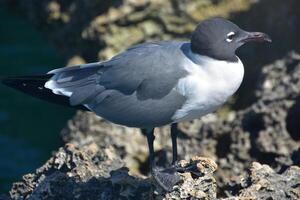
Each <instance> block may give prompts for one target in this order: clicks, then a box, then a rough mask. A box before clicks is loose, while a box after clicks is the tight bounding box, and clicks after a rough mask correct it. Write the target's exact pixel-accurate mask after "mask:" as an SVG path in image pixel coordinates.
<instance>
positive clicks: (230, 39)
mask: <svg viewBox="0 0 300 200" xmlns="http://www.w3.org/2000/svg"><path fill="white" fill-rule="evenodd" d="M234 35H235V32H233V31H231V32H230V33H228V34H227V38H226V41H227V42H232V40H233V38H232V36H234Z"/></svg>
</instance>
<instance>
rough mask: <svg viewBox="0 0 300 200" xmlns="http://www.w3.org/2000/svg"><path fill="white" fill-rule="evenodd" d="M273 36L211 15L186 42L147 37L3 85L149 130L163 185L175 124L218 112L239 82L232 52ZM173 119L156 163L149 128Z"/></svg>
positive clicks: (170, 172)
mask: <svg viewBox="0 0 300 200" xmlns="http://www.w3.org/2000/svg"><path fill="white" fill-rule="evenodd" d="M252 41H254V42H263V41H267V42H271V39H270V37H269V36H268V35H266V34H264V33H261V32H247V31H244V30H242V29H241V28H239V27H238V26H237V25H235V24H234V23H232V22H230V21H228V20H226V19H222V18H211V19H208V20H205V21H203V22H202V23H200V24H199V25H198V26H197V28H196V30H195V31H194V32H193V33H192V37H191V41H190V42H189V41H188V42H179V41H161V42H149V43H143V44H139V45H136V46H133V47H131V48H129V49H127V50H126V51H124V52H122V53H120V54H118V55H116V56H114V57H113V58H112V59H110V60H108V61H104V62H96V63H90V64H83V65H78V66H74V67H67V68H60V69H55V70H52V71H50V72H48V73H47V74H44V75H38V76H20V77H9V78H5V79H4V80H3V83H4V84H6V85H8V86H10V87H13V88H15V89H18V90H21V91H23V92H25V93H27V94H30V95H33V96H35V97H39V98H41V99H44V100H47V101H50V102H54V103H59V104H63V105H68V106H73V107H75V108H79V109H84V110H89V111H92V112H94V113H96V114H97V115H98V116H101V117H103V118H104V119H107V120H109V121H111V122H113V123H116V124H120V125H124V126H128V127H139V128H141V129H142V130H143V133H144V134H145V135H146V136H147V141H148V147H149V153H150V156H149V159H150V164H151V166H150V169H151V172H152V176H153V177H154V179H155V180H156V181H157V182H158V183H159V184H160V185H161V186H162V187H163V188H164V189H166V190H171V189H172V187H173V185H174V184H175V183H177V182H178V180H179V176H178V173H177V172H178V170H182V169H179V167H178V166H177V165H176V161H177V144H176V137H177V131H176V127H177V122H182V121H187V120H193V119H196V118H200V117H201V116H203V115H206V114H208V113H211V112H213V111H215V110H216V109H217V108H218V107H219V106H221V105H222V104H223V103H224V102H225V101H226V100H227V99H228V98H229V97H230V96H231V95H232V94H234V93H235V91H236V90H237V89H238V88H239V86H240V84H241V82H242V80H243V76H244V67H243V64H242V62H241V61H240V59H239V58H238V57H237V56H236V55H235V51H236V50H237V49H238V48H239V47H240V46H242V45H243V44H245V43H247V42H252ZM168 124H171V138H172V146H173V162H172V165H171V167H168V168H166V169H161V168H158V167H156V165H155V162H154V148H153V141H154V128H155V127H160V126H164V125H168Z"/></svg>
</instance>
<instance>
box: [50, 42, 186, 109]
mask: <svg viewBox="0 0 300 200" xmlns="http://www.w3.org/2000/svg"><path fill="white" fill-rule="evenodd" d="M180 46H181V43H178V42H163V43H145V44H141V45H137V46H134V47H132V48H130V49H128V50H126V51H125V52H123V53H121V54H119V55H117V56H115V57H113V58H112V59H111V60H109V61H106V62H99V63H92V64H86V65H80V66H75V67H70V68H62V69H57V70H53V71H51V72H49V73H50V74H54V76H53V77H52V78H51V79H50V81H48V82H47V83H46V85H45V86H46V87H47V88H49V89H51V90H52V91H53V92H54V93H56V94H59V95H65V96H69V97H70V103H71V104H72V105H79V104H85V103H87V102H88V101H89V100H91V99H92V98H94V97H96V96H97V95H98V94H99V93H102V92H103V91H104V90H117V91H119V92H121V93H123V94H124V95H131V94H133V93H135V92H136V95H137V97H138V98H139V99H141V100H144V99H159V98H162V97H164V96H165V95H167V94H168V93H169V92H170V91H171V90H172V89H173V88H174V87H175V85H176V84H177V82H178V80H179V79H180V78H181V77H183V76H185V75H186V72H185V71H184V70H183V69H182V68H180V66H179V63H178V62H179V61H178V60H180V56H182V55H181V51H180Z"/></svg>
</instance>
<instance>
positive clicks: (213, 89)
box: [172, 54, 244, 122]
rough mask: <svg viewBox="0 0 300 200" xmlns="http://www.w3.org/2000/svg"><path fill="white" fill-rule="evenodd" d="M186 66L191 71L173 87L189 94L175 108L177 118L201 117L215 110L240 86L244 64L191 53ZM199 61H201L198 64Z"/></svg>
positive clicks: (185, 63) (181, 119)
mask: <svg viewBox="0 0 300 200" xmlns="http://www.w3.org/2000/svg"><path fill="white" fill-rule="evenodd" d="M191 57H192V59H195V60H196V61H197V62H193V61H191V60H190V59H188V58H186V60H185V61H184V62H183V67H184V68H185V69H186V70H187V71H188V73H189V75H188V76H186V77H184V78H182V79H180V80H179V82H178V84H177V86H176V87H175V88H174V89H175V90H176V91H178V92H179V93H180V94H182V95H184V96H185V97H186V99H187V100H186V102H185V104H184V105H183V106H182V107H181V108H180V109H179V110H177V111H176V112H175V114H174V116H173V117H172V119H173V120H174V122H179V121H186V120H192V119H196V118H199V117H201V116H203V115H206V114H208V113H210V112H213V111H215V110H216V109H217V108H218V107H219V106H220V105H222V104H223V103H224V102H225V101H226V100H227V99H228V97H230V96H231V95H232V94H233V93H234V92H236V90H237V89H238V88H239V86H240V84H241V82H242V80H243V76H244V66H243V64H242V62H241V61H240V59H239V58H238V62H227V61H218V60H214V59H211V58H209V57H207V56H200V55H195V54H193V55H191ZM195 63H199V64H195Z"/></svg>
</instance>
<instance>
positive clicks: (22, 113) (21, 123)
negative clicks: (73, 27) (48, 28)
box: [0, 6, 75, 193]
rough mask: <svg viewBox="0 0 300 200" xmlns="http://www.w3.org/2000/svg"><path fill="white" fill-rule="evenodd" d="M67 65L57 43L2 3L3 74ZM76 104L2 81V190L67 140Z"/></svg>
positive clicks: (0, 44) (0, 43)
mask: <svg viewBox="0 0 300 200" xmlns="http://www.w3.org/2000/svg"><path fill="white" fill-rule="evenodd" d="M63 65H64V62H63V59H62V58H60V57H59V55H58V54H57V52H56V51H55V49H54V47H53V46H51V43H50V42H49V41H47V39H46V37H45V36H44V35H43V34H42V33H40V32H39V31H38V30H36V29H35V27H34V26H33V25H32V24H30V23H29V22H28V21H26V20H25V17H24V16H21V15H20V14H18V13H17V12H16V11H11V10H9V9H7V8H5V7H2V6H1V7H0V76H1V77H2V76H9V75H30V74H37V73H45V72H47V71H49V70H51V69H54V68H57V67H61V66H63ZM74 112H75V111H74V110H73V109H70V108H65V107H62V106H59V105H54V104H50V103H47V102H43V101H41V100H38V99H35V98H33V97H30V96H27V95H25V94H22V93H19V92H17V91H15V90H13V89H10V88H7V87H5V86H3V85H1V84H0V193H6V192H7V191H8V190H9V188H10V187H11V183H12V182H13V181H17V180H20V179H21V176H22V175H24V174H26V173H30V172H34V170H35V169H36V168H37V167H39V166H41V165H42V164H43V163H44V162H45V161H46V160H47V159H48V158H49V157H50V155H51V152H52V151H54V150H56V149H57V148H58V147H59V146H60V145H62V141H61V139H60V136H59V132H60V130H61V129H62V128H63V127H64V126H65V124H66V122H67V120H68V119H70V118H71V117H72V115H73V114H74Z"/></svg>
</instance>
